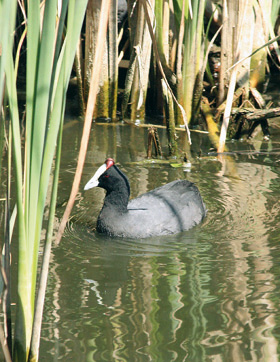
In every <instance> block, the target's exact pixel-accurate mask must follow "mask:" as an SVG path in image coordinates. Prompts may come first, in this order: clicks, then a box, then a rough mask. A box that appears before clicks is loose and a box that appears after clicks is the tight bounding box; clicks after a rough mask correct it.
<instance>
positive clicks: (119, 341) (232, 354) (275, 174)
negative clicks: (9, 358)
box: [40, 125, 280, 362]
mask: <svg viewBox="0 0 280 362" xmlns="http://www.w3.org/2000/svg"><path fill="white" fill-rule="evenodd" d="M76 126H77V125H76ZM76 126H75V127H76ZM75 133H76V131H75ZM102 133H106V134H107V136H108V138H107V139H108V141H106V142H107V143H106V144H103V143H102V137H101V134H102ZM145 133H146V131H145V130H140V129H131V128H129V127H124V126H120V127H112V126H111V127H110V126H106V127H104V126H97V125H95V127H94V133H93V139H92V142H91V144H90V146H89V147H90V148H89V157H88V159H87V162H88V163H87V164H86V167H85V174H84V178H83V182H84V183H85V182H86V180H87V179H88V178H89V176H91V174H92V173H93V172H94V170H95V169H96V167H97V166H99V165H100V164H101V163H102V162H103V161H104V159H105V158H106V157H107V156H111V157H114V158H116V159H117V161H118V162H120V164H121V166H122V168H123V169H124V171H125V172H126V173H127V175H128V176H129V179H130V182H131V189H132V195H133V196H134V197H135V196H137V195H139V194H141V193H143V192H145V191H146V190H148V189H153V188H155V187H157V186H159V185H161V184H163V183H166V182H169V181H172V180H174V179H177V178H188V179H189V180H190V181H193V182H195V183H196V184H197V185H198V187H199V188H200V191H201V194H202V196H203V198H204V201H205V203H206V205H207V208H208V216H207V218H206V220H205V221H204V223H203V224H202V225H199V226H197V227H196V228H194V229H193V230H191V231H189V232H184V233H181V234H178V235H175V236H165V237H158V238H151V239H145V240H130V239H126V240H123V239H116V240H112V239H110V238H106V237H102V236H100V235H98V234H96V233H95V232H94V231H92V230H91V229H90V227H89V223H90V224H92V225H94V223H95V221H96V218H97V215H98V212H99V210H100V207H101V205H102V200H103V197H104V192H103V190H99V189H94V190H91V191H89V192H88V193H87V194H84V193H83V192H81V194H80V195H79V199H78V201H77V205H76V208H75V210H74V211H73V217H72V220H71V222H70V223H69V226H68V229H67V231H66V233H65V236H64V238H63V241H62V242H61V244H60V245H59V246H58V247H55V248H54V249H53V255H52V262H51V267H50V276H49V284H48V291H47V297H46V305H45V314H44V322H43V331H42V341H41V350H40V361H58V360H63V361H123V362H130V361H141V362H142V361H163V362H165V361H166V362H170V361H191V362H193V361H277V360H278V357H277V349H278V348H279V347H278V340H279V335H280V330H279V325H280V324H279V321H280V309H279V297H280V296H279V290H280V288H279V280H280V278H279V276H280V275H279V274H280V269H279V261H280V260H279V259H280V246H279V234H278V230H279V221H280V220H279V218H280V216H279V215H280V201H279V200H280V188H279V168H278V167H279V166H277V165H279V162H278V159H277V157H278V158H280V157H279V156H277V155H274V156H269V155H265V157H263V159H261V158H259V157H258V155H254V156H250V157H249V156H248V155H238V156H234V162H233V164H234V166H233V167H234V175H233V173H232V172H229V170H228V169H227V167H228V164H224V165H223V164H222V163H220V162H218V161H217V160H216V159H215V158H214V157H205V158H202V159H200V160H199V161H197V160H196V159H195V158H194V160H193V167H192V169H191V172H190V173H185V172H184V171H183V170H182V169H180V168H179V169H174V168H171V167H170V166H168V165H160V166H158V165H154V166H153V165H148V166H144V165H141V164H138V163H135V164H133V162H136V161H139V160H141V159H142V158H143V157H144V154H145V150H144V146H145ZM73 134H74V133H73V129H72V128H71V127H70V128H69V137H67V134H66V139H65V146H64V147H65V149H66V152H65V153H64V155H65V158H64V160H63V166H62V174H61V187H60V193H59V195H60V196H59V197H60V200H59V201H60V202H62V201H63V199H64V198H65V197H67V195H68V194H69V190H70V185H71V177H72V170H73V161H72V160H73V159H75V158H76V156H77V154H76V150H75V147H73V143H75V141H73ZM78 137H79V135H78V136H77V138H78ZM161 137H162V138H163V137H164V135H163V134H162V135H161ZM194 143H195V145H196V147H198V145H199V140H194ZM77 144H78V143H77ZM183 147H184V144H183V141H182V147H181V148H183ZM234 147H240V148H245V147H246V144H245V143H244V144H239V146H238V145H237V144H236V145H234ZM250 147H252V146H251V145H250ZM256 147H257V146H256ZM272 147H273V145H272ZM194 156H195V155H194ZM81 189H82V188H81ZM61 212H62V211H61Z"/></svg>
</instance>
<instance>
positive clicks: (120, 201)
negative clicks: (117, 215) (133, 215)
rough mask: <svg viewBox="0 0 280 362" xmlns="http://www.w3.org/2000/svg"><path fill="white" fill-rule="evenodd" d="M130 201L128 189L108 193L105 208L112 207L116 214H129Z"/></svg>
mask: <svg viewBox="0 0 280 362" xmlns="http://www.w3.org/2000/svg"><path fill="white" fill-rule="evenodd" d="M128 200H129V193H128V191H127V190H126V189H116V190H113V191H110V192H109V191H107V194H106V197H105V200H104V206H103V208H107V207H110V208H111V209H115V210H116V212H127V204H128Z"/></svg>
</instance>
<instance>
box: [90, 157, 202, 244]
mask: <svg viewBox="0 0 280 362" xmlns="http://www.w3.org/2000/svg"><path fill="white" fill-rule="evenodd" d="M96 186H98V187H102V188H103V189H105V190H106V196H105V200H104V205H103V207H102V210H101V212H100V214H99V216H98V219H97V231H98V232H100V233H104V234H107V235H110V236H113V237H114V236H116V237H129V238H147V237H150V236H156V235H168V234H175V233H179V232H181V231H183V230H189V229H190V228H192V227H193V226H195V225H197V224H198V223H200V222H201V221H202V219H203V218H204V217H205V215H206V209H205V205H204V203H203V201H202V198H201V196H200V193H199V191H198V188H197V187H196V186H195V185H194V184H193V183H192V182H189V181H187V180H177V181H173V182H170V183H168V184H166V185H164V186H161V187H158V188H156V189H154V190H153V191H150V192H147V193H145V194H143V195H141V196H139V197H137V198H135V199H132V200H130V201H129V195H130V186H129V182H128V179H127V177H126V176H125V175H124V174H123V173H122V172H121V171H120V169H119V168H118V167H117V166H116V165H115V163H114V160H113V159H112V158H108V159H107V160H106V161H105V163H104V164H103V165H102V166H101V167H99V169H98V170H97V171H96V173H95V175H94V176H93V177H92V178H91V179H90V180H89V182H88V183H87V184H86V186H85V188H84V189H85V190H88V189H90V188H92V187H96Z"/></svg>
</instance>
